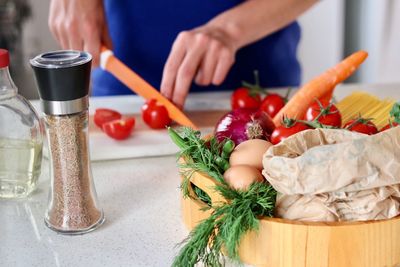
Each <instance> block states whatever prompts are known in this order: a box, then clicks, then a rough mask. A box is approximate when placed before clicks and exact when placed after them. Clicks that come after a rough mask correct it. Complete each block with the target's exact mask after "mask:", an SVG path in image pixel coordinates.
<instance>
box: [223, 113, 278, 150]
mask: <svg viewBox="0 0 400 267" xmlns="http://www.w3.org/2000/svg"><path fill="white" fill-rule="evenodd" d="M274 129H275V125H274V123H273V122H272V120H271V117H270V116H269V115H268V114H267V113H266V112H264V111H258V110H253V109H242V108H238V109H235V110H233V111H230V112H228V113H227V114H225V115H224V116H223V117H222V118H221V119H220V121H219V122H218V123H217V126H216V127H215V136H216V138H217V140H218V141H219V142H221V141H223V140H224V139H225V138H230V139H232V141H233V142H235V144H236V145H238V144H240V143H241V142H243V141H246V140H249V139H265V140H269V136H270V135H271V133H272V131H273V130H274Z"/></svg>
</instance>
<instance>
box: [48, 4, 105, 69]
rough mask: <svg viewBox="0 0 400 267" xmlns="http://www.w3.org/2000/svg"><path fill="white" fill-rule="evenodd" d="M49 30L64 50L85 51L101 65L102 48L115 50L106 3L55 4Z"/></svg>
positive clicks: (52, 5) (52, 7)
mask: <svg viewBox="0 0 400 267" xmlns="http://www.w3.org/2000/svg"><path fill="white" fill-rule="evenodd" d="M48 22H49V27H50V31H51V33H52V34H53V35H54V37H55V38H56V40H57V41H58V43H59V44H60V45H61V47H62V48H63V49H73V50H84V51H87V52H89V53H90V54H91V55H92V56H93V65H94V66H97V65H98V64H99V55H100V46H101V44H102V43H103V44H105V45H107V46H108V47H109V48H111V47H112V44H111V38H110V36H109V34H108V29H107V24H106V19H105V14H104V6H103V1H102V0H84V1H81V0H52V1H51V3H50V14H49V21H48Z"/></svg>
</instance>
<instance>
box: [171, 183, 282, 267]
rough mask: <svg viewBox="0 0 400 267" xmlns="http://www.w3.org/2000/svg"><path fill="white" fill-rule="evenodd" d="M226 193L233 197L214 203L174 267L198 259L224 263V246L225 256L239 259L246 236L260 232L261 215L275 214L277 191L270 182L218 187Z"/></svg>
mask: <svg viewBox="0 0 400 267" xmlns="http://www.w3.org/2000/svg"><path fill="white" fill-rule="evenodd" d="M220 189H222V191H220V192H221V193H222V192H223V196H226V197H233V198H232V199H230V200H231V201H228V203H224V204H220V205H218V206H213V207H212V208H213V212H212V214H211V216H210V217H208V218H207V219H205V220H203V221H202V222H200V223H199V224H198V225H197V226H196V227H195V228H194V229H193V230H192V231H191V232H190V234H189V237H188V238H187V239H185V240H184V242H183V243H182V245H183V247H182V248H181V250H180V251H179V254H178V256H177V257H176V258H175V259H174V262H173V264H172V266H175V267H189V266H194V265H195V264H196V263H198V262H202V263H203V264H204V265H205V266H210V267H220V266H223V263H224V262H223V258H222V255H221V250H222V248H224V249H225V251H226V255H227V256H228V257H229V258H230V259H232V260H234V261H237V262H240V259H239V253H238V247H239V244H240V241H241V238H242V237H243V235H244V234H245V233H246V232H248V231H257V230H258V228H259V217H264V216H269V217H272V215H273V210H274V207H275V199H276V191H275V190H274V189H273V188H272V186H270V185H268V184H267V183H253V184H252V185H250V187H249V189H248V190H247V191H236V190H233V189H228V188H226V187H224V186H221V187H218V190H220Z"/></svg>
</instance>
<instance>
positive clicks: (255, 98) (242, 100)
mask: <svg viewBox="0 0 400 267" xmlns="http://www.w3.org/2000/svg"><path fill="white" fill-rule="evenodd" d="M260 105H261V96H260V93H259V92H252V90H251V89H249V88H246V87H240V88H238V89H236V90H235V91H234V92H233V94H232V96H231V107H232V110H235V109H237V108H249V109H257V108H259V107H260Z"/></svg>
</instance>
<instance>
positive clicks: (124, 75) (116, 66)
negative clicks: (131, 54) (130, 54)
mask: <svg viewBox="0 0 400 267" xmlns="http://www.w3.org/2000/svg"><path fill="white" fill-rule="evenodd" d="M100 67H101V68H102V69H103V70H106V71H108V72H109V73H111V74H112V75H114V77H115V78H117V79H118V80H119V81H121V82H122V83H123V84H125V85H126V86H127V87H128V88H129V89H131V90H132V91H133V92H134V93H136V94H138V95H140V96H141V97H143V98H145V99H151V98H154V99H156V100H157V101H158V102H160V103H161V104H163V105H164V106H165V108H166V109H167V110H168V114H169V116H170V118H171V119H172V120H174V121H175V122H177V123H178V124H180V125H183V126H188V127H191V128H193V129H196V130H197V129H198V128H197V127H196V125H195V124H194V123H193V122H192V121H191V120H190V119H189V118H188V117H187V116H186V115H185V114H184V113H183V112H182V111H181V110H180V109H179V108H177V107H176V106H175V105H174V104H173V103H172V102H171V101H169V100H168V99H167V98H165V97H164V96H163V95H162V94H160V92H158V91H157V90H156V89H155V88H154V87H153V86H151V85H150V84H149V83H148V82H146V81H145V80H144V79H143V78H142V77H140V76H139V75H138V74H137V73H135V72H134V71H133V70H131V69H130V68H128V67H127V66H126V65H125V64H124V63H122V62H121V61H120V60H119V59H118V58H116V57H115V56H114V53H113V52H112V51H111V50H110V49H108V48H107V47H104V46H103V47H102V48H101V54H100Z"/></svg>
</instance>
